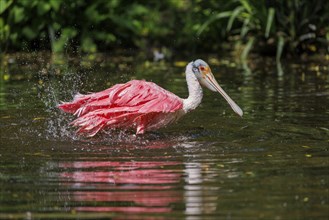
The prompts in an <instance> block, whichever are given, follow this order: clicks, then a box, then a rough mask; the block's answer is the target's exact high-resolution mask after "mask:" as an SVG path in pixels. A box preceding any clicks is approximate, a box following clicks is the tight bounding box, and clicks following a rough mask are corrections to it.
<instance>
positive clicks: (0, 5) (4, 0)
mask: <svg viewBox="0 0 329 220" xmlns="http://www.w3.org/2000/svg"><path fill="white" fill-rule="evenodd" d="M12 3H13V0H1V1H0V15H1V14H2V13H3V12H4V11H6V9H7V8H9V6H10V5H11V4H12Z"/></svg>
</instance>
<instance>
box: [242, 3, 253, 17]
mask: <svg viewBox="0 0 329 220" xmlns="http://www.w3.org/2000/svg"><path fill="white" fill-rule="evenodd" d="M240 3H241V5H243V7H244V8H245V9H246V10H247V11H248V12H249V13H250V14H251V13H252V8H251V5H250V3H249V1H247V0H240Z"/></svg>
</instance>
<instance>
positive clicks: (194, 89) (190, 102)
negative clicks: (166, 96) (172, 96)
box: [183, 63, 203, 113]
mask: <svg viewBox="0 0 329 220" xmlns="http://www.w3.org/2000/svg"><path fill="white" fill-rule="evenodd" d="M191 65H192V64H191V63H190V64H189V65H188V66H187V67H186V82H187V87H188V93H189V96H188V98H187V99H184V100H183V110H184V112H185V113H187V112H189V111H192V110H194V109H195V108H196V107H198V106H199V105H200V103H201V100H202V96H203V92H202V88H201V85H200V83H199V81H198V80H197V78H196V76H195V75H194V73H193V72H192V66H191Z"/></svg>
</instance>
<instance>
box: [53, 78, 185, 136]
mask: <svg viewBox="0 0 329 220" xmlns="http://www.w3.org/2000/svg"><path fill="white" fill-rule="evenodd" d="M58 107H59V108H60V109H61V110H63V111H64V112H67V113H71V114H75V115H76V116H77V119H76V120H74V121H73V122H72V125H74V126H77V127H79V129H78V131H77V132H78V133H82V134H86V135H88V136H94V135H95V134H97V133H98V132H99V131H100V130H102V129H106V128H132V129H135V130H136V133H137V134H142V133H144V132H145V131H146V130H148V129H149V128H152V129H154V128H159V127H163V126H166V125H167V124H169V123H171V122H172V121H174V120H175V118H176V116H175V114H171V113H174V112H177V111H179V110H181V109H182V108H183V101H182V99H180V98H179V97H178V96H176V95H175V94H173V93H171V92H169V91H167V90H165V89H163V88H161V87H159V86H158V85H156V84H155V83H152V82H146V81H144V80H132V81H129V82H127V83H125V84H117V85H115V86H113V87H111V88H109V89H106V90H104V91H101V92H97V93H91V94H88V95H82V94H77V95H75V96H74V99H73V101H72V102H63V103H62V104H60V105H58ZM168 117H169V119H168ZM170 117H172V119H171V118H170ZM164 118H166V119H167V120H164ZM159 122H162V124H161V123H160V124H159Z"/></svg>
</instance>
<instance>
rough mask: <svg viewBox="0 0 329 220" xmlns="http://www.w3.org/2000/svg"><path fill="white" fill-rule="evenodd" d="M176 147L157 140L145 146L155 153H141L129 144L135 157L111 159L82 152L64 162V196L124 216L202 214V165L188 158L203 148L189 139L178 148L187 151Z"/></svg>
mask: <svg viewBox="0 0 329 220" xmlns="http://www.w3.org/2000/svg"><path fill="white" fill-rule="evenodd" d="M167 143H168V142H167ZM185 145H186V146H185ZM155 146H158V147H155ZM120 147H122V146H120ZM166 147H167V148H166ZM176 147H177V146H173V145H172V143H171V145H170V146H168V145H167V146H166V144H164V142H160V143H158V142H154V141H152V143H150V145H148V146H146V147H145V150H144V151H145V152H144V153H146V151H147V153H148V155H153V156H151V157H143V156H140V154H139V155H138V154H136V152H139V153H141V152H140V151H141V148H136V150H133V149H132V147H131V146H127V148H126V149H129V154H130V157H128V156H127V151H124V150H122V151H120V153H119V154H118V153H117V154H115V155H113V157H108V158H111V159H110V160H111V161H109V160H106V161H105V160H104V158H101V161H98V160H99V159H98V158H97V157H86V155H81V157H78V158H74V160H73V161H66V162H62V163H60V164H59V169H60V173H59V176H60V182H61V184H62V186H63V187H65V188H66V189H68V190H67V191H66V193H67V195H66V196H65V197H66V198H67V199H68V200H69V201H68V202H69V203H70V204H71V205H70V207H71V208H72V209H74V210H76V211H85V212H113V213H124V214H129V213H131V214H137V213H138V214H143V213H173V212H174V211H175V210H177V207H180V208H183V209H184V210H185V213H186V214H187V215H190V214H193V215H195V214H201V213H202V212H204V210H205V208H204V207H203V201H202V191H203V190H204V189H203V187H202V181H203V176H202V175H203V174H202V172H203V171H202V164H200V163H196V162H186V160H185V159H186V158H185V157H187V155H190V153H189V152H188V151H189V150H190V149H192V148H194V149H198V148H199V147H200V146H195V145H194V144H193V142H190V143H186V142H185V143H184V144H182V143H180V146H178V148H181V149H183V150H177V148H176ZM121 149H123V148H121ZM150 151H153V152H150ZM184 151H186V152H185V153H187V154H185V153H184ZM164 152H165V153H164ZM167 152H169V154H171V156H170V157H168V154H167ZM88 158H89V160H88ZM213 205H214V204H212V206H213ZM211 210H212V211H213V208H212V209H211Z"/></svg>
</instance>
